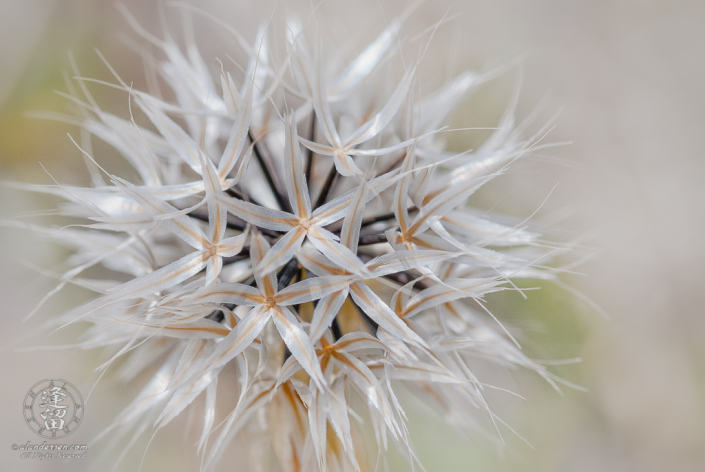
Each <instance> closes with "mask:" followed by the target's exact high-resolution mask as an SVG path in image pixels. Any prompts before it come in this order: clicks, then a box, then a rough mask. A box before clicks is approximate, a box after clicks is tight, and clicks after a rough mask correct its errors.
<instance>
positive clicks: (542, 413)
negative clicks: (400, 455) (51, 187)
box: [0, 0, 705, 472]
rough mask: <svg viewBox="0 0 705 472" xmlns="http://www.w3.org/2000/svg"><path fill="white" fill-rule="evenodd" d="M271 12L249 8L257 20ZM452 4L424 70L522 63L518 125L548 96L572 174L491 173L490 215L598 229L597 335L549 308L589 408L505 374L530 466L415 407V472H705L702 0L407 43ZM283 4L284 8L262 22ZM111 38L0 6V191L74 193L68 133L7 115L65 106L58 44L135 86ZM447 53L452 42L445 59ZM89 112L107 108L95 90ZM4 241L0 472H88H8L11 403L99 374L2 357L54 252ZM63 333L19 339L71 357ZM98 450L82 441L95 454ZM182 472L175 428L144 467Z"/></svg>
mask: <svg viewBox="0 0 705 472" xmlns="http://www.w3.org/2000/svg"><path fill="white" fill-rule="evenodd" d="M270 3H271V2H270ZM270 3H268V4H267V5H265V11H271V4H270ZM340 3H342V2H332V3H331V2H329V3H328V4H325V5H324V6H323V7H322V8H324V9H325V8H327V9H328V10H329V11H334V10H335V8H334V6H336V5H339V4H340ZM200 5H201V6H202V7H203V8H205V9H207V10H210V11H212V12H213V13H216V14H218V15H219V16H220V17H221V18H223V19H224V20H225V21H228V18H229V15H232V16H231V17H232V18H234V19H233V20H232V23H234V24H240V23H241V22H242V18H243V17H246V16H247V15H249V14H251V12H253V11H257V10H258V8H261V7H258V6H255V5H254V4H253V3H248V2H244V1H238V0H232V1H228V2H222V1H220V0H208V1H205V2H201V3H200ZM401 5H403V2H378V3H373V2H370V4H369V5H366V6H365V7H364V8H363V7H356V6H353V5H347V6H342V7H340V8H342V11H343V12H344V15H343V16H344V17H345V18H347V19H349V21H351V22H354V21H359V28H360V29H361V30H362V31H369V32H370V34H373V32H374V31H376V29H375V28H379V27H380V26H381V25H382V24H383V22H382V19H381V16H380V15H381V13H380V12H382V11H385V12H386V14H387V15H388V17H390V16H391V15H393V14H394V12H397V11H399V9H400V6H401ZM129 7H130V9H131V10H132V11H133V12H134V13H135V15H136V16H138V17H140V18H141V19H142V20H143V21H144V23H146V24H152V25H154V24H155V23H154V20H155V17H156V16H155V12H156V9H155V7H154V5H153V4H151V3H148V2H136V1H133V2H130V4H129ZM448 7H450V8H451V14H452V13H454V12H458V13H462V16H460V17H458V18H457V19H456V20H454V22H453V23H451V24H450V25H447V26H446V27H444V28H443V29H442V30H441V32H440V33H439V35H438V37H437V40H436V42H435V43H434V46H433V48H435V49H432V51H433V54H429V57H428V58H427V59H426V62H425V63H424V65H425V67H426V68H427V69H426V72H424V73H429V71H430V69H433V68H443V69H444V70H445V68H446V66H447V61H446V57H448V54H452V55H454V57H456V58H457V62H458V65H459V67H460V66H462V67H481V66H482V65H483V64H486V63H488V62H490V61H497V60H499V61H501V60H503V59H506V58H509V57H514V56H516V55H524V60H523V62H522V69H523V76H524V85H523V88H522V100H521V104H522V105H521V106H520V112H521V113H522V114H524V115H525V114H527V113H528V112H530V111H531V110H532V109H533V107H535V106H536V105H537V104H538V103H539V102H540V101H541V99H543V98H544V97H545V96H547V95H550V99H549V101H548V105H547V110H548V112H549V113H548V114H549V115H550V114H551V113H553V112H555V111H557V110H558V109H559V108H561V107H562V108H563V113H562V114H561V115H560V117H559V119H558V122H557V123H558V126H557V128H556V129H555V130H554V131H553V133H552V134H551V140H553V141H567V140H569V141H573V144H572V145H570V146H566V147H562V148H558V149H556V150H553V151H551V156H554V157H560V158H561V159H563V160H564V161H565V162H567V163H568V164H570V166H565V165H555V164H550V163H549V164H541V165H529V166H524V167H523V168H520V169H518V171H517V172H514V173H513V174H511V175H510V176H508V177H507V179H506V180H505V181H504V184H503V185H504V188H503V189H502V188H498V190H497V192H498V193H497V195H502V194H508V195H509V196H508V197H507V199H506V201H504V202H503V203H502V208H503V209H510V210H511V209H512V208H513V209H514V211H513V212H514V213H515V214H517V215H527V214H529V213H530V212H531V211H533V209H534V208H535V207H536V206H537V205H538V204H539V203H540V202H541V201H542V200H543V198H544V197H545V196H546V195H547V193H548V192H549V191H550V190H551V188H552V187H553V185H554V184H555V183H556V182H559V185H558V187H557V188H556V190H555V191H554V193H553V194H552V196H551V199H550V200H549V202H548V203H547V206H546V208H545V212H544V213H545V215H548V216H550V215H551V214H553V213H552V212H555V211H558V210H561V209H567V210H569V211H570V217H569V218H568V219H566V220H563V221H562V223H563V224H564V225H567V226H569V227H570V228H571V229H572V230H574V231H576V232H590V233H594V234H595V236H594V237H593V238H592V239H591V240H590V241H589V244H590V245H591V246H593V247H595V248H598V249H600V252H599V253H598V255H597V256H596V257H595V258H594V259H593V260H592V261H590V262H588V263H587V264H585V265H584V266H582V267H581V270H582V271H583V272H585V273H586V274H588V275H589V277H587V278H582V277H573V278H570V279H568V280H569V282H570V283H571V284H573V285H574V286H576V287H579V288H580V289H581V290H582V291H583V292H585V293H586V294H587V295H588V296H589V297H590V298H591V299H593V300H594V301H595V302H597V303H598V304H599V305H601V306H602V307H603V308H604V309H605V310H606V311H607V312H608V313H609V315H610V316H611V320H610V321H606V320H604V319H602V318H601V317H600V316H599V315H598V314H597V313H596V312H595V311H593V310H591V309H590V307H589V306H588V305H587V304H585V303H582V302H579V301H576V300H575V299H574V298H573V299H572V300H573V302H572V303H571V304H568V305H565V304H563V305H560V304H559V305H558V306H563V307H566V306H567V308H566V310H565V313H561V316H564V317H566V318H568V319H571V320H572V321H571V322H570V323H567V324H564V325H561V326H563V327H564V328H566V329H574V330H578V331H580V332H581V333H582V334H581V335H580V336H577V337H575V336H574V335H573V334H571V333H569V332H566V333H561V330H560V329H558V330H556V329H554V330H553V331H550V333H552V336H553V337H554V339H552V340H551V342H553V343H556V344H557V345H561V342H562V340H571V341H570V342H571V343H572V342H573V341H572V340H573V339H575V340H577V341H576V343H579V344H576V346H575V348H574V349H573V348H570V347H567V348H565V349H563V350H561V349H557V350H553V351H551V350H550V349H549V352H554V353H561V352H566V353H570V354H578V355H581V356H582V357H583V358H584V360H585V361H584V363H583V364H582V365H581V366H574V367H571V368H570V369H568V370H563V371H562V372H565V373H566V374H565V375H566V376H567V377H568V378H570V379H571V380H575V381H577V382H579V383H580V384H581V385H584V386H585V387H587V388H588V392H587V393H581V392H567V395H566V396H565V397H560V396H558V395H557V394H556V393H555V392H552V391H551V390H549V389H548V388H547V387H546V386H545V385H543V384H541V383H539V382H538V381H536V380H535V379H533V378H531V377H528V376H519V377H518V378H517V384H518V385H519V387H518V388H519V390H520V392H521V393H522V394H523V395H524V396H525V397H527V400H526V402H516V401H513V402H508V403H507V404H506V405H505V404H502V403H500V408H502V413H503V416H504V417H505V418H506V419H508V421H509V422H510V423H511V424H512V425H513V426H514V427H515V428H516V429H517V430H518V431H519V432H520V433H521V434H522V435H524V436H525V437H526V438H527V439H528V440H529V441H530V442H531V443H532V444H533V446H534V447H535V448H536V451H532V450H531V449H529V448H528V447H526V446H524V445H522V443H521V442H519V441H515V440H510V441H509V443H510V446H511V451H507V452H506V453H497V452H495V451H494V450H493V449H492V448H491V447H489V446H488V444H487V443H486V442H483V441H481V440H480V441H476V442H469V441H467V440H465V439H462V438H460V437H458V436H457V434H456V433H455V432H453V431H448V430H447V429H445V428H443V427H442V424H441V423H440V422H437V421H433V420H432V417H431V416H430V415H429V413H428V412H426V411H424V410H423V409H421V408H419V409H418V411H416V412H414V414H413V416H414V418H416V419H419V420H420V421H421V422H422V423H421V424H422V426H421V427H419V428H417V429H416V432H415V436H414V437H415V440H416V442H417V443H418V446H419V449H420V454H421V457H422V458H423V459H424V461H425V464H426V465H427V469H428V470H429V471H444V472H446V471H467V470H482V471H505V470H506V471H515V470H516V471H518V470H522V471H525V470H530V471H542V472H544V471H556V472H558V471H560V472H563V471H571V472H573V471H575V472H592V471H630V472H632V471H634V472H637V471H639V472H642V471H644V472H651V471H654V472H656V471H666V470H668V471H671V470H678V471H699V470H705V426H704V425H705V342H704V336H705V316H703V315H704V314H705V310H704V308H703V307H704V306H705V295H704V293H705V290H703V289H702V288H701V287H700V285H701V284H700V278H699V277H700V275H701V272H702V269H701V267H702V265H703V264H704V263H705V244H704V242H703V239H704V237H705V231H704V230H705V198H704V197H705V191H704V190H703V189H704V188H705V186H703V185H702V183H701V180H702V179H703V178H705V156H704V155H703V149H705V132H704V131H705V88H704V87H703V85H702V84H703V77H705V4H704V3H703V2H696V1H687V0H675V1H673V0H672V1H665V0H662V1H648V0H645V1H636V0H632V1H629V0H618V1H577V0H575V1H564V0H540V1H533V2H526V1H520V0H478V1H450V2H449V1H444V2H428V3H427V4H424V5H422V6H421V7H420V11H419V12H417V14H416V15H414V17H412V20H411V21H410V25H409V28H410V29H414V28H415V29H414V31H418V30H419V28H420V27H419V25H420V24H421V22H422V21H435V20H437V19H439V18H440V17H441V16H442V15H443V13H444V12H445V10H446V9H447V8H448ZM286 9H287V7H281V6H280V7H279V10H277V11H278V12H280V13H281V12H283V11H285V10H286ZM253 23H254V22H253ZM252 27H254V26H253V24H251V25H250V29H251V28H252ZM245 31H249V30H247V29H246V28H245ZM120 32H127V33H130V30H129V28H128V27H127V26H126V24H125V22H124V21H123V20H122V18H121V17H120V15H119V14H118V13H117V12H116V10H115V9H114V7H113V5H112V3H110V2H88V1H85V0H83V1H79V0H75V1H70V0H65V1H51V0H25V1H22V2H18V1H9V0H3V1H2V2H0V70H2V75H0V174H1V176H2V178H3V179H8V178H14V179H21V180H26V181H30V180H31V181H35V182H43V183H46V182H47V179H48V178H47V176H46V174H44V172H43V171H42V170H41V167H39V165H38V164H37V162H38V161H41V162H42V163H44V164H45V165H46V166H47V167H48V168H50V169H51V171H52V174H53V175H55V176H57V177H58V178H64V179H66V181H69V182H70V181H71V179H72V178H74V176H73V173H74V172H73V171H72V169H71V167H70V164H69V163H71V164H78V163H80V160H79V158H78V154H77V152H76V151H75V150H74V149H73V148H72V147H71V146H69V144H70V143H69V142H68V138H66V137H65V133H66V132H67V131H69V130H70V128H65V127H63V126H61V125H55V124H46V123H37V122H32V121H29V120H26V119H24V118H22V113H23V112H24V111H26V110H30V109H48V110H57V111H58V110H60V109H61V106H62V105H61V103H62V102H61V100H60V99H58V98H57V97H55V96H53V95H52V94H51V89H53V88H57V89H62V88H63V87H62V85H61V80H62V79H61V76H60V73H61V70H62V69H64V68H66V67H67V65H68V61H67V59H66V55H65V52H66V50H67V49H72V50H73V51H74V53H75V54H76V56H77V57H78V59H79V63H81V65H82V68H83V69H84V70H85V73H86V74H87V75H89V74H90V75H93V76H100V77H106V74H105V71H104V70H103V69H102V68H101V67H100V64H99V63H98V60H97V58H96V56H95V55H92V54H91V50H92V48H93V47H99V48H100V49H101V51H103V52H104V53H106V55H107V56H108V57H110V58H111V61H112V62H113V63H114V64H115V66H116V68H118V70H120V71H122V72H124V73H125V75H127V76H129V75H133V76H135V77H137V76H139V77H141V76H140V75H139V72H138V71H139V67H140V66H139V64H135V63H134V61H132V62H130V60H128V59H126V58H123V57H127V56H125V55H124V52H125V51H126V48H125V46H124V45H122V44H120V43H119V41H118V39H119V34H120ZM452 41H457V44H458V46H457V47H455V48H453V47H451V46H449V45H450V44H452ZM130 57H132V56H130ZM451 57H452V56H451ZM135 80H141V79H140V78H136V79H135ZM511 80H513V78H512V79H511ZM510 82H511V81H510ZM499 83H500V85H498V86H496V87H495V88H492V87H490V88H488V89H486V90H485V91H484V92H483V94H481V95H480V98H478V99H476V101H474V102H473V101H471V102H469V104H468V105H466V107H465V108H464V109H463V110H462V111H461V112H460V113H459V116H457V117H456V119H458V120H459V122H463V119H464V116H465V114H466V113H467V115H468V118H467V119H468V120H470V121H471V122H472V124H473V125H477V124H480V123H483V124H485V125H490V126H491V125H492V124H493V123H491V122H492V120H495V121H496V119H497V116H498V115H499V113H500V112H501V109H502V108H503V107H504V105H505V103H506V93H507V92H508V91H509V90H510V89H511V84H509V85H508V86H507V84H505V83H504V82H502V81H501V80H500V82H499ZM102 99H104V100H106V101H108V102H110V100H113V101H115V100H118V98H115V97H112V96H110V95H109V94H106V96H105V97H102ZM478 116H479V117H480V118H482V117H483V116H485V117H486V120H481V119H479V118H478ZM487 121H490V123H487ZM67 143H69V144H67ZM574 167H577V168H578V169H577V170H576V169H573V168H574ZM520 171H521V172H520ZM524 171H525V172H524ZM522 172H524V173H522ZM500 187H501V186H500ZM502 192H503V193H502ZM491 196H492V194H490V196H488V197H487V198H491ZM0 202H2V205H0V215H2V216H4V217H6V216H11V215H15V214H17V213H20V212H22V211H28V210H31V209H34V208H44V207H46V204H47V203H46V201H44V200H41V199H29V198H28V197H27V196H26V195H18V194H15V193H10V192H7V191H4V190H3V191H0ZM1 234H2V238H1V239H0V242H1V244H0V314H1V315H2V318H1V320H0V327H1V330H2V334H1V335H0V337H1V339H0V340H1V341H2V345H3V346H8V347H7V348H6V349H5V350H3V351H2V353H0V365H1V366H2V367H1V369H2V370H0V373H1V375H0V378H2V386H3V387H2V393H1V397H0V424H1V425H2V428H0V469H2V470H12V471H30V470H40V471H49V470H71V471H73V470H90V469H89V465H88V463H86V464H78V463H75V462H74V463H67V464H57V463H47V462H42V463H38V462H33V463H27V462H21V461H19V460H18V459H17V456H18V454H17V453H16V452H14V451H11V449H10V448H11V445H12V444H13V443H21V442H25V441H27V440H29V439H32V440H35V438H33V437H32V433H30V432H29V431H28V430H26V427H25V426H24V425H23V424H22V418H21V413H20V407H19V405H20V402H21V401H22V398H23V396H24V393H25V392H26V391H27V389H28V388H29V387H30V386H31V385H32V384H33V383H34V382H36V381H37V380H40V379H42V378H44V377H52V376H53V377H61V376H63V377H64V378H71V379H76V384H77V386H78V387H79V389H81V391H85V392H86V394H87V392H88V391H89V390H90V387H91V385H92V383H93V382H94V380H95V378H96V376H95V375H92V376H91V375H90V374H89V372H90V370H91V369H92V367H94V366H95V365H97V361H96V360H95V359H93V358H92V356H95V354H94V353H92V354H88V355H85V354H73V355H71V354H70V352H69V351H59V352H58V353H55V352H46V351H45V352H39V353H31V354H30V353H23V352H15V351H13V350H12V348H11V345H12V344H13V343H14V342H16V341H17V340H18V339H20V338H22V337H24V336H27V335H28V334H30V333H31V332H32V331H33V330H32V321H30V322H27V323H24V324H23V323H20V319H21V318H22V317H23V316H24V315H25V314H26V313H27V312H28V311H29V310H30V309H31V307H32V306H33V304H34V302H36V297H37V294H38V293H41V292H42V290H46V288H47V287H48V286H49V285H47V284H46V282H43V283H35V282H36V281H37V280H39V281H40V282H41V281H42V279H37V277H36V276H35V275H34V274H33V273H32V272H31V271H30V270H28V269H27V268H26V267H24V266H22V265H20V264H19V262H17V259H16V255H17V254H18V253H19V252H21V251H30V252H31V253H32V255H31V256H30V257H27V258H28V259H31V260H33V261H34V262H42V263H44V264H45V267H51V266H52V265H54V264H56V263H57V262H58V261H59V260H60V256H61V254H57V253H56V252H55V251H51V250H49V249H47V248H36V246H33V245H30V244H28V243H27V242H26V241H25V238H23V237H22V235H21V234H18V233H16V232H7V231H4V230H3V231H2V233H1ZM23 254H26V252H24V253H23ZM69 298H70V293H69ZM70 304H71V300H70V299H68V300H67V299H66V298H64V299H58V300H57V301H56V303H55V304H53V305H48V309H47V310H44V311H45V312H44V313H40V315H38V319H40V320H41V319H42V318H41V317H42V316H43V317H45V318H46V317H47V316H50V315H51V310H54V311H55V310H59V309H61V308H62V307H66V306H69V305H70ZM49 308H51V310H49ZM563 334H564V335H565V337H561V336H562V335H563ZM71 335H72V333H65V334H59V335H56V336H55V337H53V338H51V339H39V340H37V339H36V338H34V339H31V340H26V341H25V340H22V341H19V342H18V343H17V344H19V345H20V346H25V345H30V344H34V345H36V344H44V343H48V342H52V343H53V342H56V343H61V342H68V341H69V340H70V338H71ZM529 337H530V336H529ZM576 351H577V352H576ZM129 393H130V392H129V391H120V390H118V391H115V390H111V389H110V384H109V383H103V384H100V385H99V387H98V388H97V389H96V393H95V397H94V400H93V401H94V403H93V404H91V403H90V402H89V408H91V407H92V408H93V410H89V411H91V414H89V415H87V417H86V424H85V425H82V427H81V429H80V430H79V431H77V432H76V433H75V435H74V436H75V438H74V437H72V439H75V440H76V441H77V442H87V441H89V440H90V438H91V435H92V434H95V433H96V432H97V431H99V430H100V429H102V428H103V427H104V426H105V425H106V424H107V422H108V420H109V418H111V417H112V415H114V414H115V413H116V412H117V411H118V409H119V407H120V406H122V405H124V404H125V403H124V402H125V395H127V394H129ZM179 425H181V426H183V423H179V424H177V427H178V426H179ZM142 449H143V448H138V451H137V452H135V453H133V454H132V456H134V457H132V458H131V460H132V462H130V461H129V460H128V461H127V462H126V463H125V467H126V468H125V469H124V470H132V469H128V468H127V467H136V465H137V464H138V463H139V456H140V455H141V451H142ZM98 452H99V447H98V446H96V448H95V449H94V450H92V451H91V453H94V454H95V455H97V454H98ZM95 455H94V457H95ZM197 463H198V460H197V458H195V457H194V454H193V452H192V451H191V450H189V441H183V440H182V433H181V432H180V431H179V430H178V428H174V429H173V430H170V431H169V432H165V433H161V434H160V435H159V436H158V438H157V440H155V444H154V446H153V449H152V452H151V453H150V454H149V455H148V456H147V460H146V462H145V469H144V470H173V471H180V470H195V468H196V467H197ZM395 464H396V463H395ZM397 465H398V464H397ZM224 470H240V469H238V468H234V469H224Z"/></svg>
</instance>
